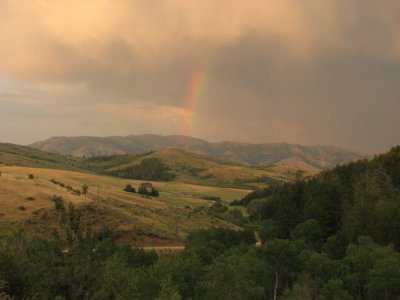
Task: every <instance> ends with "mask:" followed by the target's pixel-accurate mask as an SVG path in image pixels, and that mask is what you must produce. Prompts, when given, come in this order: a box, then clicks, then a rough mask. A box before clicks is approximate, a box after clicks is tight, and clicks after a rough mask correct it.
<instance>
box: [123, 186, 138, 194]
mask: <svg viewBox="0 0 400 300" xmlns="http://www.w3.org/2000/svg"><path fill="white" fill-rule="evenodd" d="M124 191H125V192H128V193H136V190H135V188H134V187H133V186H131V185H130V184H127V185H126V186H125V188H124Z"/></svg>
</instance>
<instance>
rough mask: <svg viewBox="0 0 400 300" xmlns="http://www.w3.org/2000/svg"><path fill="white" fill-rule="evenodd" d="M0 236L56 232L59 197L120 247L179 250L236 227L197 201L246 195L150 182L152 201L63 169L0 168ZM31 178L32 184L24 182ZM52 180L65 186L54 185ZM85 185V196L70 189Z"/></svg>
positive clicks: (110, 181)
mask: <svg viewBox="0 0 400 300" xmlns="http://www.w3.org/2000/svg"><path fill="white" fill-rule="evenodd" d="M0 172H1V176H0V234H6V233H7V232H9V231H13V230H22V231H23V233H24V234H28V235H31V234H41V235H49V234H51V233H52V232H54V231H55V230H56V229H57V226H58V223H57V222H58V217H57V213H56V211H55V206H54V203H53V201H52V198H53V196H54V195H57V196H61V197H62V199H63V201H64V203H65V205H68V203H69V202H71V203H73V204H74V205H75V206H77V207H80V208H82V210H83V211H84V216H85V220H86V221H87V222H88V223H90V224H92V225H93V227H97V228H101V227H109V228H111V229H113V230H116V231H117V232H118V233H119V239H120V241H122V242H126V243H130V244H133V245H138V246H154V245H157V246H163V245H168V246H170V245H180V244H182V243H183V241H184V239H185V237H186V236H187V234H188V233H189V232H190V231H192V230H195V229H200V228H208V227H210V226H223V227H235V226H234V225H232V224H230V223H228V222H226V221H223V220H221V219H218V218H213V216H212V215H211V214H210V213H208V212H207V207H208V206H210V205H211V204H212V202H211V201H207V200H203V199H201V197H204V196H214V197H220V198H221V199H222V201H224V202H230V201H232V200H234V199H240V198H242V197H243V196H244V195H246V194H247V193H248V192H249V191H247V190H240V189H232V188H218V187H207V186H199V185H192V184H185V183H178V182H153V185H154V186H155V187H156V188H157V189H158V190H159V191H160V196H159V197H157V198H154V197H153V198H151V199H150V198H146V197H144V196H142V195H139V194H134V193H128V192H125V191H123V188H124V187H125V185H126V184H131V185H132V186H134V187H135V188H137V187H138V185H139V184H140V183H141V182H142V181H137V180H128V179H119V178H114V177H107V176H99V175H94V174H90V173H80V172H72V171H63V170H53V169H42V168H28V167H15V166H0ZM29 174H32V175H33V177H34V178H33V179H30V178H29ZM52 179H54V180H56V181H58V182H60V183H62V184H64V187H62V186H60V185H58V184H54V183H53V182H51V180H52ZM83 184H87V185H88V186H89V193H88V196H87V197H86V198H85V196H84V195H83V194H81V195H76V194H75V193H74V192H73V191H72V190H69V189H67V188H66V187H67V186H71V188H72V189H74V190H76V189H81V186H82V185H83Z"/></svg>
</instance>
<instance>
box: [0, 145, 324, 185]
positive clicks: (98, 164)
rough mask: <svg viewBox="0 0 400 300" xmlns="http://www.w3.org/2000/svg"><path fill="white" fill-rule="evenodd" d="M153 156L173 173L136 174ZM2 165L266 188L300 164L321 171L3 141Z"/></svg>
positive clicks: (166, 152) (171, 152) (171, 151)
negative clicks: (71, 151) (84, 153)
mask: <svg viewBox="0 0 400 300" xmlns="http://www.w3.org/2000/svg"><path fill="white" fill-rule="evenodd" d="M149 159H153V160H154V159H156V160H158V161H160V162H161V163H162V164H163V165H165V166H166V167H167V169H168V171H167V173H168V174H169V175H171V176H169V177H168V176H167V177H165V178H164V177H163V176H161V175H162V174H161V175H160V177H157V175H159V174H153V176H154V177H149V178H148V177H146V176H145V175H146V173H148V171H149V168H148V166H143V167H142V169H140V170H136V172H135V173H133V171H132V168H135V166H138V165H140V164H141V163H142V162H144V161H146V160H149ZM0 164H4V165H10V166H25V167H39V168H51V169H61V170H75V171H81V172H91V173H97V174H103V175H110V176H116V177H122V178H138V179H143V180H145V179H153V180H162V181H171V180H174V181H178V182H185V183H192V184H200V185H210V186H221V187H239V188H245V189H255V188H260V187H266V186H267V185H269V184H271V183H273V182H276V181H288V180H291V179H294V178H295V176H296V171H297V170H298V167H301V169H304V170H305V171H303V174H304V175H305V176H307V175H312V174H315V173H316V172H318V169H316V168H314V167H306V166H305V165H304V164H302V162H301V161H300V162H296V163H291V164H286V163H284V162H282V163H281V164H277V165H274V166H270V167H251V166H245V165H241V164H240V163H237V162H234V161H230V160H222V159H216V158H213V157H210V156H207V155H204V154H196V153H191V152H187V151H184V150H180V149H177V148H172V147H170V148H164V149H161V150H158V151H151V152H147V153H140V154H126V155H112V156H101V157H88V158H79V157H73V156H71V155H62V154H57V153H51V152H45V151H41V150H37V149H33V148H30V147H26V146H18V145H13V144H1V143H0ZM154 172H155V173H157V172H159V170H154ZM138 173H139V176H138ZM140 175H143V176H140Z"/></svg>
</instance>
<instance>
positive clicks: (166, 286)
mask: <svg viewBox="0 0 400 300" xmlns="http://www.w3.org/2000/svg"><path fill="white" fill-rule="evenodd" d="M181 299H182V297H181V295H180V294H179V290H178V288H177V286H176V285H175V284H174V283H173V282H172V279H171V277H170V276H168V277H166V278H164V279H163V280H161V289H160V292H159V293H158V296H157V298H156V300H181Z"/></svg>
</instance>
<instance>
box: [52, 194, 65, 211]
mask: <svg viewBox="0 0 400 300" xmlns="http://www.w3.org/2000/svg"><path fill="white" fill-rule="evenodd" d="M52 201H53V202H54V205H55V208H56V210H57V211H64V210H65V206H64V202H63V200H62V197H61V196H56V195H54V196H53V199H52Z"/></svg>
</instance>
